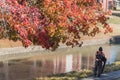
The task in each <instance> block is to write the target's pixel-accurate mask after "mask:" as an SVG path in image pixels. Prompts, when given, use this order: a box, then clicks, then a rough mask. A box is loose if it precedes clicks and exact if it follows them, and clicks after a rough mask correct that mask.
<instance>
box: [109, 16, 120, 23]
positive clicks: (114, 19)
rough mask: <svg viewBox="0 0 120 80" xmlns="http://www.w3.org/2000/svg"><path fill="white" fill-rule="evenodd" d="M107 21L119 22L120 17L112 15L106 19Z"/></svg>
mask: <svg viewBox="0 0 120 80" xmlns="http://www.w3.org/2000/svg"><path fill="white" fill-rule="evenodd" d="M108 23H112V24H120V17H117V16H112V17H110V19H109V20H108Z"/></svg>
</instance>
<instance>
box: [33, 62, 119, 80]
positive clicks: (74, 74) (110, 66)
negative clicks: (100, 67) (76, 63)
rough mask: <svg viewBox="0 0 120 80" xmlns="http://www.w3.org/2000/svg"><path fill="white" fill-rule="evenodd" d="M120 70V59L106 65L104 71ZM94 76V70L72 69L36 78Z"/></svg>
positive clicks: (68, 79) (60, 79) (52, 79)
mask: <svg viewBox="0 0 120 80" xmlns="http://www.w3.org/2000/svg"><path fill="white" fill-rule="evenodd" d="M117 70H120V61H118V62H114V63H112V64H108V65H106V67H105V69H104V73H108V72H112V71H117ZM90 76H93V71H92V70H82V71H72V72H68V73H62V74H56V75H50V76H48V77H45V78H36V79H34V80H78V79H82V78H85V77H90Z"/></svg>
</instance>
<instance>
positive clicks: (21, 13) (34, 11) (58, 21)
mask: <svg viewBox="0 0 120 80" xmlns="http://www.w3.org/2000/svg"><path fill="white" fill-rule="evenodd" d="M0 8H1V13H0V31H1V32H0V38H8V39H10V40H14V41H16V40H20V41H22V43H23V46H25V47H27V46H29V45H40V46H42V47H43V48H46V49H53V50H55V49H56V48H57V47H58V46H59V44H60V43H64V44H66V45H67V46H72V47H74V46H75V45H79V46H80V45H81V42H80V39H81V36H83V35H88V36H95V35H96V34H97V33H99V32H100V26H98V24H102V25H103V26H102V27H103V29H104V30H105V33H108V32H112V29H111V28H110V26H109V25H108V23H107V17H106V15H108V14H107V12H104V11H103V9H102V6H101V4H100V3H98V2H96V0H3V1H0Z"/></svg>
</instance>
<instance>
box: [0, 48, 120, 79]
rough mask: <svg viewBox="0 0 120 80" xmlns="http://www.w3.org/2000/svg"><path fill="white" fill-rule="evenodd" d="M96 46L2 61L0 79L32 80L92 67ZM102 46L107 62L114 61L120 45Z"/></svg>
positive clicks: (0, 63)
mask: <svg viewBox="0 0 120 80" xmlns="http://www.w3.org/2000/svg"><path fill="white" fill-rule="evenodd" d="M98 47H99V46H93V48H92V47H84V48H73V49H65V50H64V49H63V51H64V53H63V51H62V52H61V50H60V51H58V52H54V53H51V54H42V55H41V54H39V55H37V56H33V57H30V58H27V59H18V60H8V61H7V60H6V61H2V62H0V80H33V78H35V77H45V76H47V75H51V74H58V73H65V72H69V71H78V70H79V71H80V70H82V69H92V68H93V65H94V56H95V52H96V50H97V49H98ZM88 48H89V50H88ZM103 48H104V52H105V54H106V56H107V59H108V61H107V62H108V63H112V62H114V61H115V60H116V56H118V54H117V53H118V52H119V51H120V49H119V48H120V47H119V46H103ZM87 50H88V51H87ZM86 53H87V54H86ZM19 56H20V55H19Z"/></svg>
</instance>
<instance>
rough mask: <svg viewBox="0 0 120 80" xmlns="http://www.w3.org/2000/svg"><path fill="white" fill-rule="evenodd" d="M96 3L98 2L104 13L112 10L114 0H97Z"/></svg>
mask: <svg viewBox="0 0 120 80" xmlns="http://www.w3.org/2000/svg"><path fill="white" fill-rule="evenodd" d="M97 2H100V3H101V4H102V7H103V10H104V11H108V10H110V9H113V6H114V0H97Z"/></svg>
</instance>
